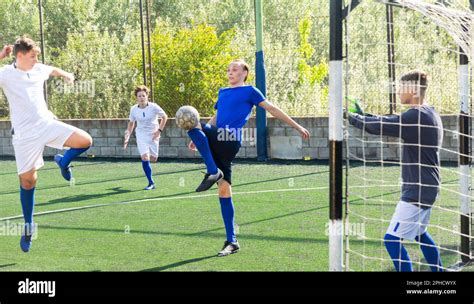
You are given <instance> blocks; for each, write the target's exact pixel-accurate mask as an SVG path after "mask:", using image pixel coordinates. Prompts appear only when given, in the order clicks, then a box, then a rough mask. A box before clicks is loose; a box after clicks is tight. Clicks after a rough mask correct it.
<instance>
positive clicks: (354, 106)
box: [346, 96, 364, 115]
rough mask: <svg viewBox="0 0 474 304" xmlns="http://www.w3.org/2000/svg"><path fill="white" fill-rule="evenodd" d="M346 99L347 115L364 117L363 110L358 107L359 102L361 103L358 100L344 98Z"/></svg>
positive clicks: (348, 97)
mask: <svg viewBox="0 0 474 304" xmlns="http://www.w3.org/2000/svg"><path fill="white" fill-rule="evenodd" d="M346 99H347V101H348V103H349V105H348V112H349V113H353V114H359V115H364V110H362V108H361V106H360V105H359V102H361V100H360V99H358V98H355V97H351V96H346Z"/></svg>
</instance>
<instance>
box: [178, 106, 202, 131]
mask: <svg viewBox="0 0 474 304" xmlns="http://www.w3.org/2000/svg"><path fill="white" fill-rule="evenodd" d="M198 124H199V112H198V111H197V110H196V109H195V108H194V107H191V106H182V107H181V108H179V109H178V111H177V112H176V125H178V127H180V128H181V129H184V130H186V131H187V130H191V129H193V128H196V127H197V126H198Z"/></svg>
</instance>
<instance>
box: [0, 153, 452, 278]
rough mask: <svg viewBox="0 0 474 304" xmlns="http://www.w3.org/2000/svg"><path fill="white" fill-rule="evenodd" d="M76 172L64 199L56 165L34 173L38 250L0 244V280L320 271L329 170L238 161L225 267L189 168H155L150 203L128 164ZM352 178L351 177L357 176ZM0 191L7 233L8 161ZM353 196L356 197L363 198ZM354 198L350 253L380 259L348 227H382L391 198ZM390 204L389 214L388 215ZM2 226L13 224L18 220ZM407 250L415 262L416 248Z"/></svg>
mask: <svg viewBox="0 0 474 304" xmlns="http://www.w3.org/2000/svg"><path fill="white" fill-rule="evenodd" d="M74 166H75V167H74V174H75V179H76V183H75V186H72V187H71V186H70V185H69V184H68V183H67V182H65V181H64V180H63V179H62V178H61V176H60V174H59V170H58V169H57V168H56V166H55V164H54V163H53V162H52V161H50V160H49V161H48V160H47V161H46V166H45V167H44V168H43V169H41V170H40V172H39V183H38V186H37V192H36V207H35V214H37V215H36V217H35V222H36V223H37V224H38V229H39V230H38V239H36V240H34V241H33V246H32V249H31V251H30V252H29V253H28V254H25V253H23V252H21V250H20V248H19V237H18V236H10V235H1V236H0V237H1V239H0V240H1V241H0V270H3V271H326V270H327V269H328V237H327V234H326V227H327V222H328V212H329V211H328V175H329V172H328V166H327V164H322V163H318V162H313V161H310V162H288V163H285V162H271V163H268V164H261V163H251V162H243V161H237V162H236V163H235V166H234V171H233V184H234V185H233V192H234V204H235V212H236V225H238V227H237V231H238V238H239V242H240V244H241V247H242V249H241V251H240V252H239V253H238V254H235V255H232V256H228V257H224V258H218V257H216V253H217V252H218V251H219V250H220V249H221V246H222V244H223V242H224V240H225V231H224V227H223V223H222V219H221V215H220V206H219V203H218V199H217V193H216V192H217V191H216V189H215V188H214V189H211V190H210V191H208V192H204V193H196V192H194V189H195V187H196V186H197V184H198V183H199V182H200V181H201V178H202V174H201V173H200V171H201V170H204V167H203V165H202V164H200V163H199V162H192V161H185V162H183V161H170V160H168V161H162V162H160V163H158V164H155V165H154V166H153V169H154V175H155V180H156V182H157V189H156V190H154V191H143V190H142V188H143V187H144V186H146V179H145V177H144V176H143V175H142V170H141V164H140V162H139V161H138V160H137V161H122V162H118V161H117V162H111V161H105V160H83V161H78V162H75V164H74ZM366 168H369V167H366ZM351 170H352V169H351ZM353 170H355V171H356V172H354V173H356V174H357V170H361V168H360V167H356V168H354V169H353ZM369 170H371V171H370V172H371V174H374V176H377V174H380V172H382V173H383V174H389V176H390V174H393V175H394V176H397V175H396V174H398V173H397V172H398V168H397V167H387V168H384V170H381V169H380V168H377V167H373V168H369ZM359 173H360V172H359ZM356 176H357V175H356ZM359 177H360V176H359ZM385 178H387V177H385ZM0 180H1V183H0V206H1V208H0V218H2V219H3V221H2V223H6V221H7V220H6V218H8V217H14V216H19V215H21V205H20V202H19V195H18V188H19V186H18V177H17V175H16V167H15V163H14V161H12V160H1V161H0ZM395 181H396V179H395ZM356 184H357V183H356V182H354V185H356ZM389 188H390V187H389ZM354 189H357V191H361V189H362V188H354ZM364 189H365V190H363V191H365V192H363V193H362V192H360V193H362V194H363V195H365V196H364V197H365V199H360V200H359V201H357V200H356V197H354V202H353V204H352V207H351V208H352V209H353V211H354V216H352V215H351V219H355V221H356V222H358V223H362V222H363V223H364V224H365V230H366V231H365V233H366V234H367V237H368V239H367V240H365V239H357V238H356V237H352V238H350V248H351V250H354V251H356V252H364V253H366V254H368V255H373V256H376V257H382V258H385V259H386V258H387V256H386V255H384V248H383V247H382V245H381V242H380V241H374V240H371V239H370V238H372V237H375V238H378V237H380V233H381V232H382V231H384V230H385V229H386V224H383V225H381V223H380V222H377V221H373V222H371V221H370V220H367V221H365V220H362V219H360V218H359V219H357V217H355V215H356V214H359V213H362V212H363V214H364V215H365V216H367V217H374V218H382V217H388V219H389V218H390V215H391V212H393V208H394V206H395V202H396V200H397V196H398V195H399V193H398V192H397V191H398V187H392V188H390V189H388V188H387V189H385V188H383V187H382V188H381V187H365V188H364ZM357 191H356V195H357V193H358V192H357ZM380 191H383V193H391V194H386V195H385V196H384V195H383V193H382V197H383V200H379V201H378V203H374V202H373V201H372V199H375V200H377V199H379V198H380V193H381V192H380ZM360 193H359V194H360ZM371 197H373V198H371ZM389 199H390V200H392V202H391V203H387V202H388V201H389ZM381 205H383V212H381ZM451 205H453V206H454V205H455V203H454V202H453V203H452V204H451ZM352 209H351V210H352ZM38 213H39V214H38ZM433 218H434V219H435V220H436V221H450V220H452V219H451V218H447V219H443V220H441V219H440V218H443V216H439V215H437V214H434V216H433ZM8 221H9V222H10V223H20V222H22V218H21V217H20V218H17V219H11V220H8ZM434 235H435V236H436V237H442V239H443V241H442V242H443V244H445V245H449V246H456V241H457V238H452V237H451V239H450V236H449V235H441V234H439V233H436V232H434ZM412 249H413V250H412ZM410 250H411V251H410V252H414V251H417V250H416V248H410ZM350 256H351V258H350V266H351V268H352V269H354V270H382V271H391V270H392V267H391V265H390V264H389V262H388V261H382V262H380V261H372V260H367V259H362V261H359V259H358V257H357V255H356V254H351V255H350ZM444 256H445V257H446V258H447V259H449V262H454V261H455V259H456V258H457V257H456V256H455V255H454V254H449V253H447V254H446V255H444ZM415 258H416V257H415ZM362 266H363V267H362ZM422 270H423V269H422Z"/></svg>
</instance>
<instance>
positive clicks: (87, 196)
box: [36, 187, 144, 206]
mask: <svg viewBox="0 0 474 304" xmlns="http://www.w3.org/2000/svg"><path fill="white" fill-rule="evenodd" d="M107 190H110V192H107V193H101V194H80V195H72V196H68V197H64V198H58V199H55V200H50V201H49V202H47V203H40V204H36V206H47V205H54V204H60V203H73V202H81V201H87V200H92V199H99V198H104V197H110V196H112V195H120V194H126V193H132V192H142V191H144V190H143V189H140V190H126V189H122V187H115V188H110V189H107Z"/></svg>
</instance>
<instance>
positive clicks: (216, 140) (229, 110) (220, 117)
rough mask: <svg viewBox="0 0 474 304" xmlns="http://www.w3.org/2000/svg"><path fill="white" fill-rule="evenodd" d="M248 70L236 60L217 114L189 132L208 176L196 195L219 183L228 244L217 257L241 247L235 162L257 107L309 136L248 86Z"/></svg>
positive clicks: (218, 102) (220, 95)
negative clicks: (234, 192)
mask: <svg viewBox="0 0 474 304" xmlns="http://www.w3.org/2000/svg"><path fill="white" fill-rule="evenodd" d="M249 71H250V69H249V66H248V64H247V63H245V62H244V61H243V60H235V61H233V62H232V63H230V65H229V66H228V69H227V77H228V80H229V87H227V88H222V89H220V90H219V94H218V99H217V102H216V104H215V106H214V108H215V109H216V110H217V112H216V114H215V115H214V116H213V117H212V118H211V119H210V120H209V122H208V123H207V124H199V125H197V126H196V128H194V129H191V130H189V131H188V135H189V137H190V138H191V140H192V141H191V142H190V143H189V148H190V149H191V150H194V151H195V150H198V151H199V153H200V154H201V156H202V158H203V159H204V162H205V164H206V168H207V173H206V174H205V176H204V179H203V181H202V183H201V184H200V185H199V187H198V188H197V189H196V191H197V192H200V191H205V190H208V189H209V188H211V187H212V185H214V184H215V183H216V182H217V183H218V192H219V202H220V205H221V212H222V217H223V220H224V225H225V230H226V241H225V243H224V247H223V248H222V250H221V251H220V252H219V253H218V256H226V255H229V254H233V253H236V252H238V251H239V249H240V245H239V243H238V241H237V238H236V236H235V230H234V205H233V202H232V190H231V184H232V179H231V175H232V161H233V160H234V158H235V155H236V154H237V153H238V152H239V149H240V147H241V144H242V128H243V127H244V125H245V124H246V123H247V121H248V119H249V117H250V115H251V113H252V109H253V107H254V106H259V107H262V108H264V109H265V110H267V111H268V112H269V113H270V114H272V115H273V116H274V117H275V118H277V119H280V120H282V121H283V122H285V123H287V124H288V125H290V126H292V127H293V128H295V129H296V130H297V131H298V132H299V133H300V134H301V136H302V137H303V139H305V140H307V139H309V132H308V130H306V129H305V128H303V127H302V126H300V125H299V124H298V123H296V122H295V121H294V120H293V119H291V118H290V117H289V116H288V115H287V114H285V113H284V112H283V111H282V110H281V109H279V108H278V107H277V106H275V105H273V104H271V103H270V102H269V101H268V100H266V98H265V96H263V94H262V93H261V92H260V91H259V90H258V89H257V88H255V87H253V86H251V85H245V81H246V80H247V77H248V74H249Z"/></svg>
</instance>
